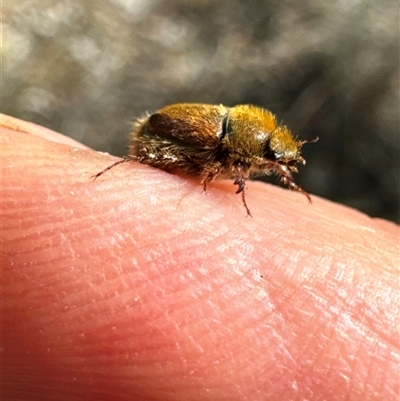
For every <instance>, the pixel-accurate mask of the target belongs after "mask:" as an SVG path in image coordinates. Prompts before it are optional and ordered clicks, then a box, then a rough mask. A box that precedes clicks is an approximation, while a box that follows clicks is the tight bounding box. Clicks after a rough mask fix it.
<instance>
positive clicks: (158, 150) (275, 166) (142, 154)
mask: <svg viewBox="0 0 400 401" xmlns="http://www.w3.org/2000/svg"><path fill="white" fill-rule="evenodd" d="M317 139H318V138H315V139H312V140H307V141H297V140H295V139H294V138H293V136H292V134H291V132H290V130H289V129H288V128H287V127H286V126H285V125H279V124H278V123H277V119H276V117H275V115H274V114H272V113H271V112H270V111H268V110H265V109H263V108H261V107H256V106H251V105H238V106H235V107H225V106H223V105H219V106H218V105H211V104H201V103H193V104H190V103H182V104H173V105H170V106H166V107H164V108H162V109H161V110H159V111H157V112H156V113H154V114H151V115H148V116H146V117H144V118H141V119H138V120H137V121H136V122H135V124H134V129H133V132H132V133H131V136H130V147H129V156H128V158H127V159H125V160H121V161H118V162H116V163H114V164H113V165H111V166H109V167H107V168H106V169H105V170H103V171H101V172H100V173H98V174H96V176H95V178H97V177H99V176H100V175H102V174H103V173H105V172H106V171H108V170H109V169H111V168H112V167H114V166H116V165H118V164H120V163H124V162H126V161H128V160H131V159H132V160H137V161H138V162H140V163H143V164H148V165H150V166H152V167H157V168H159V169H162V170H165V171H168V172H169V173H172V174H180V175H184V176H190V177H198V178H200V179H201V182H202V184H203V186H204V190H206V187H207V184H208V183H209V182H210V181H212V180H214V179H216V178H233V179H234V184H235V185H237V186H238V190H237V191H236V193H241V194H242V200H243V204H244V206H245V208H246V211H247V214H248V215H250V216H251V213H250V210H249V208H248V206H247V203H246V199H245V189H246V179H247V178H249V177H250V176H251V175H257V174H258V175H260V174H268V175H269V174H271V173H275V174H277V175H279V176H280V177H281V181H282V182H283V183H284V184H287V185H288V186H289V188H291V189H293V190H295V191H298V192H301V193H302V194H304V195H305V196H306V197H307V199H308V200H309V202H311V198H310V195H309V194H308V193H307V192H305V191H304V190H303V189H302V188H300V187H299V186H298V185H297V184H296V183H295V182H294V181H293V176H292V172H297V171H298V170H297V168H296V164H297V163H300V164H305V160H304V159H303V158H302V157H301V147H302V146H303V144H304V143H307V142H315V141H316V140H317Z"/></svg>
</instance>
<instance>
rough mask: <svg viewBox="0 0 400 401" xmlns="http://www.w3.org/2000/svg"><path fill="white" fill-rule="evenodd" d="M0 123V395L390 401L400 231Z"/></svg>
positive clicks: (268, 188) (275, 193)
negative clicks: (173, 172)
mask: <svg viewBox="0 0 400 401" xmlns="http://www.w3.org/2000/svg"><path fill="white" fill-rule="evenodd" d="M1 122H2V132H1V139H2V154H1V156H2V164H1V166H2V207H1V214H2V215H1V221H2V230H1V240H2V252H1V254H2V292H3V296H2V300H3V304H2V320H3V321H2V330H3V336H2V372H3V375H2V393H3V399H7V400H9V401H12V400H54V399H57V400H72V401H74V400H113V401H122V400H163V401H169V400H193V401H194V400H232V401H233V400H252V401H258V400H345V399H346V400H396V399H398V398H397V397H398V395H399V384H398V383H399V382H398V379H399V377H398V367H399V357H398V354H399V336H398V332H397V327H398V324H399V314H398V305H399V304H398V295H399V291H398V290H399V288H398V287H399V283H398V274H399V271H398V269H399V251H400V250H399V227H398V226H397V225H395V224H393V223H390V222H388V221H383V220H379V219H372V218H370V217H368V216H366V215H364V214H362V213H360V212H358V211H356V210H353V209H350V208H347V207H344V206H341V205H338V204H334V203H332V202H329V201H326V200H323V199H320V198H318V197H316V196H312V199H313V204H312V205H308V202H307V199H306V198H305V197H304V196H302V195H301V194H299V193H295V192H293V191H288V190H286V189H283V188H279V187H277V186H272V185H266V184H262V183H256V182H248V191H247V193H246V195H247V202H248V204H249V207H250V208H251V211H252V213H253V216H254V218H253V219H251V218H246V212H245V210H244V208H243V205H242V202H241V198H240V196H238V195H235V193H234V192H235V189H236V187H235V186H234V185H233V184H232V182H231V181H220V182H215V183H212V184H211V185H209V187H208V190H207V193H206V194H204V193H202V188H201V185H200V184H199V183H198V182H196V181H191V180H186V179H184V178H181V177H179V176H174V175H171V174H168V173H165V172H163V171H160V170H156V169H152V168H150V167H148V166H143V165H140V164H137V163H133V162H130V163H126V164H123V165H120V166H118V167H116V168H115V169H112V170H110V171H109V172H107V174H105V175H104V176H102V177H100V178H99V179H98V180H97V181H96V182H93V180H92V179H91V178H90V176H91V175H93V174H96V173H97V172H99V171H100V170H102V169H103V168H105V167H106V166H107V165H109V164H111V163H112V162H114V161H116V160H118V159H116V158H114V157H111V156H108V155H105V154H100V153H97V152H94V151H92V150H89V149H87V148H85V147H83V146H82V145H79V144H77V143H75V142H74V141H72V140H71V139H68V138H65V137H63V136H61V135H60V134H55V133H52V132H51V131H49V130H46V129H44V128H42V127H38V126H35V125H33V124H31V123H26V122H23V121H20V120H16V119H13V118H11V117H7V116H3V117H2V120H1ZM307 168H312V161H311V160H310V161H309V164H308V166H307ZM305 189H306V188H305Z"/></svg>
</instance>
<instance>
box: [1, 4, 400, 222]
mask: <svg viewBox="0 0 400 401" xmlns="http://www.w3.org/2000/svg"><path fill="white" fill-rule="evenodd" d="M1 11H2V14H3V15H2V41H1V42H2V43H1V56H2V107H1V111H2V112H3V113H6V114H10V115H12V116H15V117H19V118H22V119H25V120H29V121H32V122H35V123H37V124H41V125H43V126H46V127H48V128H51V129H53V130H56V131H59V132H62V133H64V134H66V135H69V136H71V137H73V138H75V139H77V140H79V141H81V142H83V143H85V144H86V145H88V146H91V147H92V148H94V149H97V150H101V151H107V152H110V153H113V154H115V155H124V154H126V152H127V150H126V149H127V134H128V132H129V128H130V126H129V123H130V121H132V120H133V119H134V118H135V117H137V116H140V115H142V114H143V113H144V112H146V111H155V110H157V109H158V108H160V107H162V106H164V105H166V104H170V103H175V102H202V103H217V104H219V103H222V104H225V105H228V106H232V105H235V104H239V103H252V104H256V105H259V106H262V107H265V108H267V109H269V110H271V111H272V112H274V113H276V114H277V116H278V118H279V120H281V121H283V122H284V123H285V124H286V125H288V126H289V127H290V128H291V129H292V131H293V132H294V133H295V135H298V136H299V137H300V138H302V139H305V138H309V137H312V136H315V135H318V136H319V137H320V142H319V143H317V144H311V145H307V146H305V147H304V152H303V153H304V156H305V158H306V159H307V161H308V163H307V165H306V166H304V167H301V171H300V174H298V175H296V181H297V182H298V183H299V184H300V185H301V186H303V187H304V188H305V189H306V190H307V191H309V192H311V193H314V194H317V195H320V196H323V197H325V198H328V199H332V200H334V201H337V202H340V203H344V204H346V205H349V206H352V207H355V208H357V209H359V210H361V211H364V212H366V213H368V214H369V215H371V216H380V217H384V218H387V219H390V220H393V221H397V222H399V221H400V218H399V158H400V152H399V26H398V25H399V21H398V11H399V10H398V2H397V1H396V0H374V1H372V0H370V1H368V0H337V1H334V0H304V1H298V0H247V1H239V0H105V1H95V0H81V1H78V0H64V1H53V0H40V1H33V0H26V1H23V0H20V1H18V2H17V1H12V0H5V1H3V4H2V10H1ZM267 180H270V181H271V180H272V182H274V181H276V178H272V179H271V177H269V178H267ZM266 202H268V200H266Z"/></svg>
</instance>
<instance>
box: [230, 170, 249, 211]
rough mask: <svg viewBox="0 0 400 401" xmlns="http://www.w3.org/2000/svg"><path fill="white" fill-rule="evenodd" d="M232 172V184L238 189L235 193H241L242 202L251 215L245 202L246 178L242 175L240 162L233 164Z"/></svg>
mask: <svg viewBox="0 0 400 401" xmlns="http://www.w3.org/2000/svg"><path fill="white" fill-rule="evenodd" d="M233 173H234V176H235V181H234V182H233V184H234V185H237V186H238V190H237V191H236V193H237V194H239V193H242V202H243V205H244V207H245V209H246V212H247V215H248V216H250V217H253V216H252V215H251V212H250V209H249V208H248V206H247V203H246V196H245V192H246V179H245V177H244V174H243V169H242V164H241V163H240V162H239V163H237V164H235V165H234V166H233Z"/></svg>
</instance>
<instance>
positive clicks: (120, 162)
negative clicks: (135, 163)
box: [90, 157, 132, 181]
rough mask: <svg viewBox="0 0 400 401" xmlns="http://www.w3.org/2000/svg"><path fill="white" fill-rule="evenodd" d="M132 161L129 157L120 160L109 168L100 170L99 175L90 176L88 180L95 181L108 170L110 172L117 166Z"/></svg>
mask: <svg viewBox="0 0 400 401" xmlns="http://www.w3.org/2000/svg"><path fill="white" fill-rule="evenodd" d="M131 160H132V159H131V158H129V157H124V158H123V159H122V160H118V161H117V162H115V163H113V164H111V166H108V167H106V168H105V169H104V170H101V171H100V172H99V173H97V174H94V175H92V176H91V177H90V178H93V181H96V179H97V178H99V177H100V176H101V175H103V174H104V173H106V172H107V171H108V170H111V169H112V168H114V167H115V166H118V164H123V163H127V162H129V161H131Z"/></svg>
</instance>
